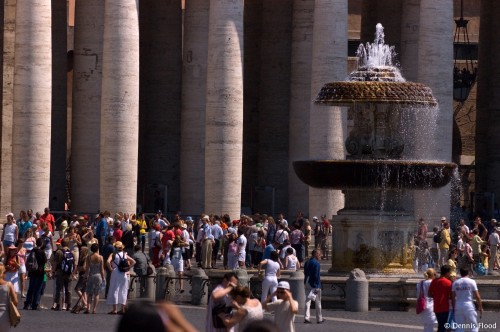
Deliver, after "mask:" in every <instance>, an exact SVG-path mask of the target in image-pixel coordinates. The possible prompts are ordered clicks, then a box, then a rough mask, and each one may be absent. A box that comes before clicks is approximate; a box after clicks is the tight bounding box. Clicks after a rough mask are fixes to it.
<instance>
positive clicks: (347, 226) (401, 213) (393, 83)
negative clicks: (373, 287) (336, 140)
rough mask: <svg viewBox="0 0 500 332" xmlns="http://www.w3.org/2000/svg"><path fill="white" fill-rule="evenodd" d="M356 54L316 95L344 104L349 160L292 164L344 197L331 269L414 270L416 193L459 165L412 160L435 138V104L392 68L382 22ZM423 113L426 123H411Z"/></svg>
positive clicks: (305, 177)
mask: <svg viewBox="0 0 500 332" xmlns="http://www.w3.org/2000/svg"><path fill="white" fill-rule="evenodd" d="M357 57H358V68H357V70H355V71H353V72H352V73H351V74H350V75H349V78H348V79H347V80H346V81H344V82H332V83H327V84H325V85H324V86H323V87H322V89H321V91H320V92H319V94H318V96H317V98H316V100H315V103H317V104H322V105H329V106H345V107H348V111H347V112H348V119H349V121H350V124H351V125H350V130H349V134H348V137H347V139H346V140H345V148H346V151H347V153H348V156H347V158H346V160H306V161H295V162H294V163H293V166H294V169H295V172H296V174H297V176H298V177H299V178H300V179H301V180H302V181H303V182H305V183H306V184H308V185H310V186H312V187H315V188H331V189H341V190H342V191H343V192H344V194H345V207H344V209H342V210H340V211H338V214H337V215H336V216H333V219H332V224H333V230H334V233H333V242H332V244H333V253H332V272H339V271H350V270H352V268H362V269H363V270H365V271H367V272H375V273H380V272H387V273H413V268H412V260H413V250H412V246H413V237H414V232H415V229H416V226H417V225H416V221H415V217H414V211H413V205H414V204H413V192H414V190H432V189H433V188H439V187H442V186H445V185H446V184H448V183H449V182H450V180H451V178H452V176H453V173H454V171H455V169H456V165H455V164H453V163H448V162H441V161H432V160H417V159H416V157H415V155H416V154H417V151H418V149H419V147H420V146H421V145H422V144H426V143H425V142H426V140H424V139H422V136H425V137H426V138H427V140H428V141H429V142H431V141H432V134H433V133H432V128H433V126H432V125H433V122H435V114H436V113H437V102H436V100H435V99H434V97H433V95H432V91H431V89H430V88H429V87H427V86H425V85H423V84H419V83H412V82H406V81H405V79H404V78H403V77H402V76H401V74H400V71H399V69H398V68H397V67H396V66H395V65H393V59H394V57H395V52H394V48H393V47H389V46H388V45H385V43H384V32H383V27H382V25H381V24H377V32H376V35H375V41H374V43H373V44H370V43H366V45H363V44H361V45H360V47H359V48H358V52H357ZM422 117H424V119H427V120H428V121H427V124H426V125H424V126H423V127H419V128H416V127H417V126H416V125H415V121H414V120H415V119H422ZM423 122H424V123H425V121H423ZM420 123H422V121H420ZM426 130H427V132H426Z"/></svg>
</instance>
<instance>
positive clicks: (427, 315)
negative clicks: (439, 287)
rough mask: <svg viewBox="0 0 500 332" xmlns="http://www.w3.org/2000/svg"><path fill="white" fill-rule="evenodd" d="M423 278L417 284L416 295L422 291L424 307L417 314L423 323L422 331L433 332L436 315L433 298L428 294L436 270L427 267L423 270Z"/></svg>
mask: <svg viewBox="0 0 500 332" xmlns="http://www.w3.org/2000/svg"><path fill="white" fill-rule="evenodd" d="M424 278H425V280H422V281H421V282H419V283H418V284H417V297H419V296H420V295H419V294H420V292H423V294H424V297H425V309H424V311H422V312H421V313H420V314H419V316H420V320H421V321H422V324H423V325H424V332H433V331H434V324H435V323H436V322H437V320H436V315H435V314H434V300H433V299H432V297H431V296H429V287H430V285H431V282H432V280H434V278H436V272H435V271H434V269H428V270H427V271H425V272H424Z"/></svg>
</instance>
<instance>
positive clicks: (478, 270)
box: [474, 262, 486, 276]
mask: <svg viewBox="0 0 500 332" xmlns="http://www.w3.org/2000/svg"><path fill="white" fill-rule="evenodd" d="M474 270H475V271H476V273H477V274H478V275H480V276H484V275H486V268H485V267H484V265H483V264H482V263H479V262H478V263H476V266H475V267H474Z"/></svg>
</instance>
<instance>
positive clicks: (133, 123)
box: [100, 0, 139, 212]
mask: <svg viewBox="0 0 500 332" xmlns="http://www.w3.org/2000/svg"><path fill="white" fill-rule="evenodd" d="M137 9H138V1H137V0H106V2H105V8H104V46H103V66H102V98H101V158H100V165H101V166H100V180H101V182H100V208H101V210H110V211H124V212H135V210H136V200H137V163H138V131H137V123H138V121H139V23H138V12H137Z"/></svg>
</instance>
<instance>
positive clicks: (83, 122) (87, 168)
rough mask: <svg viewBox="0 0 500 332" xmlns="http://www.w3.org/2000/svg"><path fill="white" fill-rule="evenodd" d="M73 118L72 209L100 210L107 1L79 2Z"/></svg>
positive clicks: (76, 11)
mask: <svg viewBox="0 0 500 332" xmlns="http://www.w3.org/2000/svg"><path fill="white" fill-rule="evenodd" d="M75 5H76V6H75V30H74V31H75V34H74V36H75V37H74V39H75V42H74V43H75V46H74V52H73V107H72V120H71V122H72V123H71V210H72V211H77V212H78V211H81V212H96V211H98V210H99V186H100V184H99V183H100V182H99V169H100V167H99V164H100V141H101V80H102V61H103V59H102V47H103V46H102V42H103V33H104V1H102V0H83V1H82V0H78V1H76V4H75Z"/></svg>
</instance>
